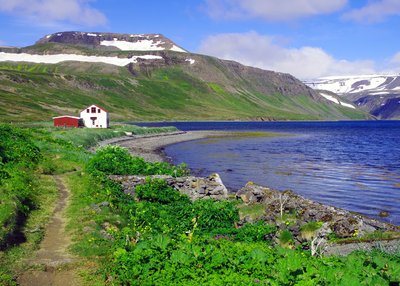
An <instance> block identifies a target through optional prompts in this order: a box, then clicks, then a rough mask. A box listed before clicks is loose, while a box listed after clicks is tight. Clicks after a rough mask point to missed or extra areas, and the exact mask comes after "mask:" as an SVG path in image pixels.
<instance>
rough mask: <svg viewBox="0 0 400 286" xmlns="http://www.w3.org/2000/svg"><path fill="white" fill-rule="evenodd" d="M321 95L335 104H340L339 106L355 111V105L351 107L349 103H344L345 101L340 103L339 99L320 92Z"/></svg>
mask: <svg viewBox="0 0 400 286" xmlns="http://www.w3.org/2000/svg"><path fill="white" fill-rule="evenodd" d="M320 95H321V96H323V97H324V98H326V99H327V100H330V101H332V102H334V103H336V104H339V105H342V106H345V107H348V108H353V109H355V107H354V106H353V105H351V104H349V103H346V102H343V101H340V100H339V99H337V98H336V97H334V96H332V95H329V94H326V93H323V92H320Z"/></svg>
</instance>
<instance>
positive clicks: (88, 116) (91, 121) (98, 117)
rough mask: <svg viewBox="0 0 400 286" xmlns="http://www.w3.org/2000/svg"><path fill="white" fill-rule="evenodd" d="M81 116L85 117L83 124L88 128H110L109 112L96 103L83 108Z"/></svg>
mask: <svg viewBox="0 0 400 286" xmlns="http://www.w3.org/2000/svg"><path fill="white" fill-rule="evenodd" d="M80 117H81V118H82V119H83V124H84V125H85V127H88V128H108V125H109V120H108V112H106V111H104V110H103V109H101V108H98V107H97V106H95V105H91V106H89V107H87V108H86V109H84V110H82V112H81V114H80Z"/></svg>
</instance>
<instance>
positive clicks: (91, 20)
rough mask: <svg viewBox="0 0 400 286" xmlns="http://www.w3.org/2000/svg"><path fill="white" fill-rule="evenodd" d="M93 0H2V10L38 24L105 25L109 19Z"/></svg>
mask: <svg viewBox="0 0 400 286" xmlns="http://www.w3.org/2000/svg"><path fill="white" fill-rule="evenodd" d="M90 2H92V1H91V0H0V12H5V13H9V14H11V15H15V16H17V17H20V18H23V19H25V20H29V22H30V23H32V24H36V25H38V26H43V25H51V24H55V25H56V24H59V23H69V24H79V25H84V26H99V25H105V24H106V22H107V19H106V17H105V15H104V14H103V13H102V12H100V11H99V10H97V9H95V8H92V7H91V6H90Z"/></svg>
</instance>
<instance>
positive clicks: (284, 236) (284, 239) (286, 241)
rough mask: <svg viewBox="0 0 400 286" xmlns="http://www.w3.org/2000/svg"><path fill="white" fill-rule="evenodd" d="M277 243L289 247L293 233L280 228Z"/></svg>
mask: <svg viewBox="0 0 400 286" xmlns="http://www.w3.org/2000/svg"><path fill="white" fill-rule="evenodd" d="M279 243H280V244H281V246H283V247H290V246H291V245H292V243H293V234H292V233H291V232H290V231H289V230H287V229H285V230H282V231H281V233H280V234H279Z"/></svg>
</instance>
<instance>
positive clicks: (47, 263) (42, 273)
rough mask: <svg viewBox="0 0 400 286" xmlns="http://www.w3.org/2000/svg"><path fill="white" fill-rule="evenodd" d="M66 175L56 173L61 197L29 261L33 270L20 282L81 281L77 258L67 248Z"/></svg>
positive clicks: (43, 284)
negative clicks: (77, 270)
mask: <svg viewBox="0 0 400 286" xmlns="http://www.w3.org/2000/svg"><path fill="white" fill-rule="evenodd" d="M65 176H66V175H65V174H64V175H56V176H54V180H55V182H56V184H57V188H58V190H59V197H58V200H57V202H56V205H55V209H54V212H53V214H52V217H51V219H50V222H49V224H48V225H47V227H46V231H45V237H44V239H43V241H42V243H41V244H40V248H39V250H38V251H37V252H36V253H35V254H34V257H32V258H31V259H29V260H28V261H27V263H28V265H29V266H30V269H31V270H29V271H26V272H25V273H23V274H22V275H21V276H20V277H19V278H18V284H19V285H21V286H24V285H29V286H46V285H54V286H58V285H60V286H61V285H71V286H74V285H81V284H82V283H81V281H80V279H79V275H78V273H77V272H76V270H75V266H76V265H77V262H78V261H77V258H76V257H73V256H72V255H71V254H70V253H69V252H68V247H69V246H70V244H71V238H70V235H69V234H68V232H66V231H65V226H66V224H67V221H66V218H65V210H66V208H67V207H68V204H69V198H70V190H69V189H68V187H67V186H66V184H65V182H64V178H65Z"/></svg>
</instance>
